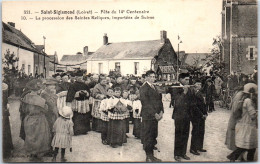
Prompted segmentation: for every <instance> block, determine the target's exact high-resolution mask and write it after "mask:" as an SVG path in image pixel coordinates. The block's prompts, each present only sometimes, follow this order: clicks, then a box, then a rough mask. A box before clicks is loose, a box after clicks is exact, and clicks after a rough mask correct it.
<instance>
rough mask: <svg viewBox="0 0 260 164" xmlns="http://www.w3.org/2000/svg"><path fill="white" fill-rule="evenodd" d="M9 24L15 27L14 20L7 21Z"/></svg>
mask: <svg viewBox="0 0 260 164" xmlns="http://www.w3.org/2000/svg"><path fill="white" fill-rule="evenodd" d="M7 23H8V24H9V25H10V26H12V27H15V23H14V22H7Z"/></svg>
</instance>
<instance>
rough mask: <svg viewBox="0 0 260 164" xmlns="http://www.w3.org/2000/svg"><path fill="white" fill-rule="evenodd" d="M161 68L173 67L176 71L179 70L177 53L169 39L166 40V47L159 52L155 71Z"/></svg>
mask: <svg viewBox="0 0 260 164" xmlns="http://www.w3.org/2000/svg"><path fill="white" fill-rule="evenodd" d="M159 66H173V67H174V68H175V70H176V68H177V54H176V53H175V51H174V49H173V47H172V44H171V42H170V40H169V39H166V40H165V44H164V46H163V47H162V48H161V50H160V51H159V54H158V57H157V59H156V63H155V66H154V71H157V69H158V67H159Z"/></svg>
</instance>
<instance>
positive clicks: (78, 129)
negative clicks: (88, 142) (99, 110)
mask: <svg viewBox="0 0 260 164" xmlns="http://www.w3.org/2000/svg"><path fill="white" fill-rule="evenodd" d="M72 121H73V123H74V126H73V129H74V135H81V134H87V132H88V131H90V118H89V112H88V113H78V112H75V111H74V112H73V117H72Z"/></svg>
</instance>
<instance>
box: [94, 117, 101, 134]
mask: <svg viewBox="0 0 260 164" xmlns="http://www.w3.org/2000/svg"><path fill="white" fill-rule="evenodd" d="M92 130H93V131H95V132H99V133H101V132H102V120H101V119H98V118H95V117H92Z"/></svg>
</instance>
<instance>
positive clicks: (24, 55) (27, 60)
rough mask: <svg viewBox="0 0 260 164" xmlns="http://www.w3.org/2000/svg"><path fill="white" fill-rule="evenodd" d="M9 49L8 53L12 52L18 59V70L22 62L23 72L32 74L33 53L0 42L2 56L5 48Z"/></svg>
mask: <svg viewBox="0 0 260 164" xmlns="http://www.w3.org/2000/svg"><path fill="white" fill-rule="evenodd" d="M8 49H9V50H10V53H13V52H14V54H15V55H16V56H17V55H18V57H19V61H18V70H21V68H22V65H23V64H24V72H25V73H26V74H28V73H32V74H34V53H33V52H31V51H28V50H24V49H22V48H18V47H16V46H13V45H10V44H6V43H2V58H3V57H4V54H5V53H6V51H7V50H8ZM28 65H30V67H31V68H30V72H28Z"/></svg>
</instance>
